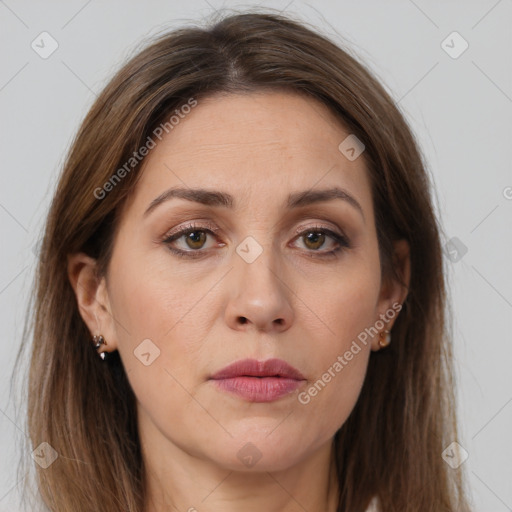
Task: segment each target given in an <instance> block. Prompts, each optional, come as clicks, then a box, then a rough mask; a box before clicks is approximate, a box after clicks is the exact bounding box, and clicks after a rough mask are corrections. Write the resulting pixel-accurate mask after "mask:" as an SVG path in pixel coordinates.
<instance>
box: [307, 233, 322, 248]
mask: <svg viewBox="0 0 512 512" xmlns="http://www.w3.org/2000/svg"><path fill="white" fill-rule="evenodd" d="M324 238H325V235H324V234H323V233H320V232H313V231H312V232H310V233H308V235H307V240H308V243H309V242H311V243H312V244H313V245H315V246H318V245H320V246H321V245H322V244H323V241H324ZM318 242H320V243H318Z"/></svg>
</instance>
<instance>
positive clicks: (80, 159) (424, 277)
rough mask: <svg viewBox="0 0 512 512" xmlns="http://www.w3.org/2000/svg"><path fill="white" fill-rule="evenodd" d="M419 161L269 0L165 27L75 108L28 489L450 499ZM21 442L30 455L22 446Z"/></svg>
mask: <svg viewBox="0 0 512 512" xmlns="http://www.w3.org/2000/svg"><path fill="white" fill-rule="evenodd" d="M444 306H445V288H444V278H443V272H442V255H441V249H440V241H439V231H438V225H437V221H436V218H435V216H434V213H433V209H432V204H431V198H430V193H429V181H428V178H427V175H426V172H425V169H424V165H423V163H422V159H421V156H420V153H419V150H418V147H417V145H416V143H415V140H414V138H413V136H412V134H411V132H410V130H409V128H408V126H407V124H406V122H405V121H404V119H403V117H402V116H401V114H400V112H399V111H398V109H397V107H396V106H395V105H394V103H393V101H392V99H391V98H390V97H389V96H388V94H387V93H386V92H385V91H384V89H383V87H382V86H381V85H380V84H379V83H378V82H377V81H376V79H375V78H373V77H372V76H371V74H370V73H369V72H368V71H367V70H366V69H365V68H364V67H363V66H362V65H361V64H360V63H358V62H356V60H355V59H354V58H352V57H351V56H349V55H348V54H347V53H346V52H345V51H343V50H342V49H340V48H339V47H337V46H336V45H334V44H333V43H332V42H330V41H329V40H327V39H326V38H324V37H322V36H321V35H319V34H317V33H316V32H315V31H313V30H311V29H309V28H307V27H305V26H304V25H303V24H300V23H297V22H295V21H292V20H291V19H289V18H286V17H283V16H280V15H271V14H240V15H234V16H230V17H227V18H225V19H223V20H220V21H218V22H217V23H215V24H213V25H212V26H210V27H207V28H205V29H203V28H185V29H182V30H178V31H174V32H171V33H169V34H167V35H165V36H163V37H161V38H160V39H159V40H157V41H156V42H154V43H153V44H152V45H151V46H149V47H147V48H146V49H145V50H143V51H142V52H141V53H139V54H138V55H136V56H135V57H134V58H133V59H132V60H130V61H129V62H128V63H127V64H126V65H125V66H124V67H123V68H122V69H121V70H120V71H119V72H118V73H117V75H116V76H115V77H114V78H113V79H112V81H111V82H110V83H109V84H108V85H107V87H106V88H105V90H104V91H103V92H102V94H101V95H100V96H99V98H98V99H97V101H96V102H95V104H94V105H93V107H92V108H91V110H90V112H89V114H88V115H87V117H86V119H85V120H84V122H83V124H82V126H81V128H80V131H79V133H78V135H77V137H76V139H75V141H74V143H73V146H72V148H71V151H70V154H69V157H68V159H67V162H66V164H65V166H64V170H63V174H62V176H61V178H60V182H59V185H58V187H57V190H56V193H55V197H54V200H53V202H52V205H51V209H50V213H49V216H48V221H47V225H46V231H45V235H44V240H43V244H42V251H41V257H40V263H39V267H38V273H37V296H36V297H35V307H34V310H35V316H34V331H33V333H34V334H33V346H32V354H31V367H30V381H29V384H30V393H29V397H28V412H29V421H28V431H29V433H30V438H31V445H32V446H31V447H32V449H34V454H35V455H34V454H33V457H34V460H36V462H38V464H36V465H35V467H36V469H37V478H38V480H37V483H38V488H39V491H40V496H41V497H42V500H44V502H45V504H46V506H47V507H48V508H49V509H50V510H52V511H66V512H67V511H70V510H72V511H84V512H85V511H93V510H94V511H96V510H102V511H133V512H135V511H137V512H138V511H144V512H159V511H163V510H188V511H194V510H197V511H200V512H201V511H219V510H222V511H231V510H235V509H236V510H254V511H256V510H258V511H260V510H265V511H286V512H290V511H298V510H308V511H311V512H313V511H328V512H334V511H340V512H341V511H343V512H347V511H351V512H359V511H365V510H372V511H376V510H379V511H382V512H392V511H404V510H407V511H408V512H413V511H418V512H420V511H421V512H426V511H432V512H434V511H435V512H445V511H446V512H448V511H451V512H454V511H456V510H457V511H459V510H469V508H468V503H467V498H466V497H465V489H464V483H463V477H462V474H461V471H462V467H459V468H457V469H453V468H452V467H449V466H448V465H447V464H446V463H445V461H444V460H443V457H442V453H443V450H445V449H446V448H447V447H448V446H449V445H450V444H451V443H452V442H453V441H456V440H457V430H456V428H457V427H456V421H455V417H454V405H453V404H454V388H453V386H454V382H453V376H452V367H451V364H452V363H451V348H450V344H449V340H448V338H447V336H446V334H445V321H444ZM38 458H39V459H40V460H38Z"/></svg>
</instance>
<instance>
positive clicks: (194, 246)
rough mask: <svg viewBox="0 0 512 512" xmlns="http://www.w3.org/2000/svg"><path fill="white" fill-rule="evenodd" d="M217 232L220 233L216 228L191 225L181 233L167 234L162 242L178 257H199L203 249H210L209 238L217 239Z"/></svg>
mask: <svg viewBox="0 0 512 512" xmlns="http://www.w3.org/2000/svg"><path fill="white" fill-rule="evenodd" d="M215 231H218V229H217V228H216V227H215V226H202V225H197V224H189V225H187V226H184V227H182V228H181V229H180V230H179V231H176V232H174V233H170V234H166V235H165V238H164V239H163V240H162V242H163V243H164V244H166V245H167V246H168V248H169V250H171V251H172V252H173V253H175V254H177V255H178V256H190V257H198V256H200V255H201V254H200V253H202V252H204V251H200V250H201V249H208V248H209V247H206V243H207V241H208V238H210V237H215ZM220 245H224V244H220ZM194 253H197V254H194Z"/></svg>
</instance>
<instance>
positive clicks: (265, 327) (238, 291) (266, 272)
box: [225, 249, 293, 332]
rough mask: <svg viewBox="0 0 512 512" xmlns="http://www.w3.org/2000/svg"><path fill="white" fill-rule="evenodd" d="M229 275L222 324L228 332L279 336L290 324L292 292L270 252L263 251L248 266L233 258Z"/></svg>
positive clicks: (242, 261) (239, 259) (291, 317)
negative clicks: (274, 334) (227, 298)
mask: <svg viewBox="0 0 512 512" xmlns="http://www.w3.org/2000/svg"><path fill="white" fill-rule="evenodd" d="M234 258H235V260H236V261H235V264H234V267H235V268H234V269H233V271H232V272H230V273H229V277H228V278H229V279H230V283H229V288H230V292H231V297H230V299H229V302H228V304H227V307H226V312H225V317H226V323H227V324H228V325H229V327H231V328H232V329H235V330H238V331H247V330H250V329H254V330H257V331H261V332H283V331H286V330H287V329H289V328H290V327H291V325H292V323H293V309H292V306H291V304H290V295H291V294H292V291H291V289H290V287H289V286H287V284H286V282H285V281H284V279H283V278H282V277H280V276H282V273H281V272H279V270H278V269H277V268H276V264H275V263H276V262H275V261H274V260H273V258H272V255H271V250H270V249H266V250H265V251H263V253H262V254H261V255H260V256H259V257H258V258H257V259H256V261H254V262H252V263H247V262H246V261H244V260H243V259H242V258H240V257H239V256H238V255H237V254H234Z"/></svg>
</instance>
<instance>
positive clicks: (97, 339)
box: [92, 334, 107, 360]
mask: <svg viewBox="0 0 512 512" xmlns="http://www.w3.org/2000/svg"><path fill="white" fill-rule="evenodd" d="M92 342H93V345H94V348H95V349H96V351H97V350H98V349H99V348H100V347H101V345H105V346H106V345H107V342H106V340H105V338H104V337H103V336H102V335H101V334H97V335H96V334H95V335H94V336H93V337H92ZM98 355H99V356H100V357H101V359H103V360H105V352H99V353H98Z"/></svg>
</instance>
